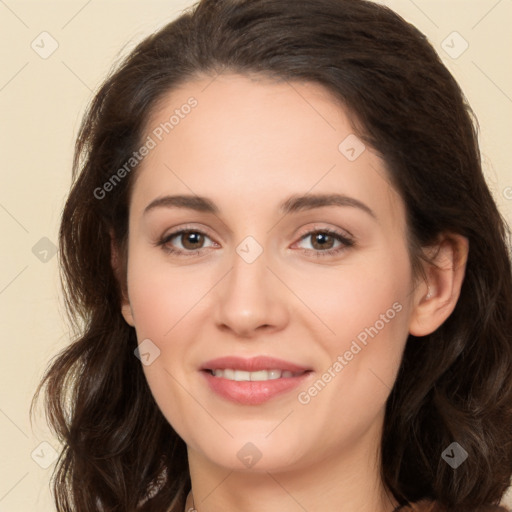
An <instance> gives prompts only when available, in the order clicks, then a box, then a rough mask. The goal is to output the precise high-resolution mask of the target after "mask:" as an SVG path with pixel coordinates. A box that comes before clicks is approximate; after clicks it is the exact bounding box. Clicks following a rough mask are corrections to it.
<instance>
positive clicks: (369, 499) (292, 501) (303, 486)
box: [185, 432, 397, 512]
mask: <svg viewBox="0 0 512 512" xmlns="http://www.w3.org/2000/svg"><path fill="white" fill-rule="evenodd" d="M372 438H374V439H375V438H377V439H378V437H376V436H375V433H372V432H368V433H367V435H366V436H362V437H361V438H360V439H359V440H358V442H357V444H356V445H354V444H353V445H352V446H351V447H350V448H346V449H344V450H342V451H340V452H337V453H333V454H330V455H329V456H325V457H321V458H318V459H317V460H316V461H315V462H314V463H313V464H308V465H305V466H304V467H299V466H296V467H294V468H293V469H290V468H287V469H286V470H285V471H282V470H281V471H280V470H274V469H272V468H268V470H266V469H264V468H262V469H260V470H259V471H258V472H256V471H251V472H247V471H238V470H233V469H226V468H221V467H219V466H217V465H215V464H213V463H212V462H211V461H210V460H207V459H206V458H204V457H203V456H202V454H200V453H198V452H196V451H194V450H192V449H191V448H190V447H189V451H188V457H189V467H190V476H191V481H192V491H191V493H190V494H189V496H188V498H187V503H186V507H185V512H192V510H196V511H197V512H235V511H236V512H241V511H243V512H260V511H261V510H265V512H278V511H279V512H282V511H283V510H297V511H301V510H307V511H308V512H323V511H325V510H338V511H340V512H392V511H393V510H394V509H395V507H396V506H397V502H396V500H395V499H394V498H393V497H392V494H391V493H390V492H386V490H385V487H384V485H383V483H382V481H381V478H380V455H379V456H378V457H375V455H374V454H375V453H378V454H380V450H379V446H378V444H377V446H375V445H374V444H369V442H368V440H369V439H372ZM372 454H373V455H372Z"/></svg>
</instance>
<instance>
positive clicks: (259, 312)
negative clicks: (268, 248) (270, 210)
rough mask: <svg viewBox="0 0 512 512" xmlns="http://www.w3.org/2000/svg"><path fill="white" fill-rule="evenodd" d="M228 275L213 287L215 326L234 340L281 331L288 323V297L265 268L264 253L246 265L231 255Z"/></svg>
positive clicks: (236, 256)
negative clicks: (235, 338) (235, 337)
mask: <svg viewBox="0 0 512 512" xmlns="http://www.w3.org/2000/svg"><path fill="white" fill-rule="evenodd" d="M232 263H233V264H232V267H231V270H230V272H228V274H227V275H226V276H225V278H224V279H222V282H221V283H219V286H217V287H216V297H215V323H216V325H217V327H218V328H219V329H220V330H222V331H226V332H228V331H229V332H231V333H234V334H236V335H237V336H238V337H243V338H253V337H256V336H258V334H260V333H263V332H265V333H271V332H274V331H279V330H282V329H284V328H285V327H286V325H287V324H288V322H289V316H290V315H289V313H290V305H289V297H288V300H287V296H286V289H285V287H284V286H283V284H282V283H281V282H280V281H279V280H278V279H277V278H276V276H275V275H274V273H275V271H274V272H272V271H271V270H269V268H268V267H267V263H268V261H267V258H266V253H265V252H263V254H261V255H260V256H259V257H258V258H257V259H256V260H255V261H253V262H251V263H248V262H247V261H245V260H244V259H243V258H242V257H241V256H239V255H238V254H237V253H235V254H234V255H233V258H232Z"/></svg>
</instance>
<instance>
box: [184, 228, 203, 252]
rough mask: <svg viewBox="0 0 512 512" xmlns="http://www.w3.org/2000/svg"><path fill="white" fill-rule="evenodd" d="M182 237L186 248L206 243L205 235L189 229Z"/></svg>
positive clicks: (194, 247) (198, 246) (197, 246)
mask: <svg viewBox="0 0 512 512" xmlns="http://www.w3.org/2000/svg"><path fill="white" fill-rule="evenodd" d="M181 237H182V238H181V239H182V244H183V247H185V249H198V248H200V247H201V246H202V245H203V243H204V235H202V234H201V233H197V232H195V231H187V232H185V233H183V234H182V235H181Z"/></svg>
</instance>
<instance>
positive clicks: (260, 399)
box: [201, 370, 312, 405]
mask: <svg viewBox="0 0 512 512" xmlns="http://www.w3.org/2000/svg"><path fill="white" fill-rule="evenodd" d="M201 373H202V374H203V375H204V376H205V378H206V380H207V382H208V384H209V386H210V388H211V389H212V390H213V391H215V393H217V394H218V395H220V396H222V397H223V398H227V399H228V400H231V401H232V402H236V403H239V404H244V405H259V404H262V403H264V402H267V401H268V400H270V399H271V398H274V397H275V396H278V395H281V394H283V393H286V392H288V391H291V390H292V389H294V388H296V387H297V386H299V385H300V384H302V383H304V381H305V380H306V379H307V378H308V377H309V376H310V375H311V373H312V372H306V373H304V374H302V375H299V376H297V377H288V378H282V377H281V378H279V379H272V380H264V381H236V380H229V379H224V378H223V377H214V376H213V375H212V374H211V373H210V372H209V371H204V370H203V371H202V372H201Z"/></svg>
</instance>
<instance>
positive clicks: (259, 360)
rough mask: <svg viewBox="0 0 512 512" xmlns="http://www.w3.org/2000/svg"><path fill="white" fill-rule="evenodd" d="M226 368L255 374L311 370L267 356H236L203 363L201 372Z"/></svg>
mask: <svg viewBox="0 0 512 512" xmlns="http://www.w3.org/2000/svg"><path fill="white" fill-rule="evenodd" d="M226 368H230V369H233V370H243V371H247V372H257V371H259V370H283V371H286V370H288V371H290V372H303V371H308V370H311V368H307V367H305V366H301V365H298V364H295V363H291V362H289V361H284V360H283V359H276V358H274V357H268V356H257V357H250V358H243V357H236V356H226V357H219V358H217V359H212V360H210V361H207V362H206V363H204V364H203V365H202V367H201V370H225V369H226Z"/></svg>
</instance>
